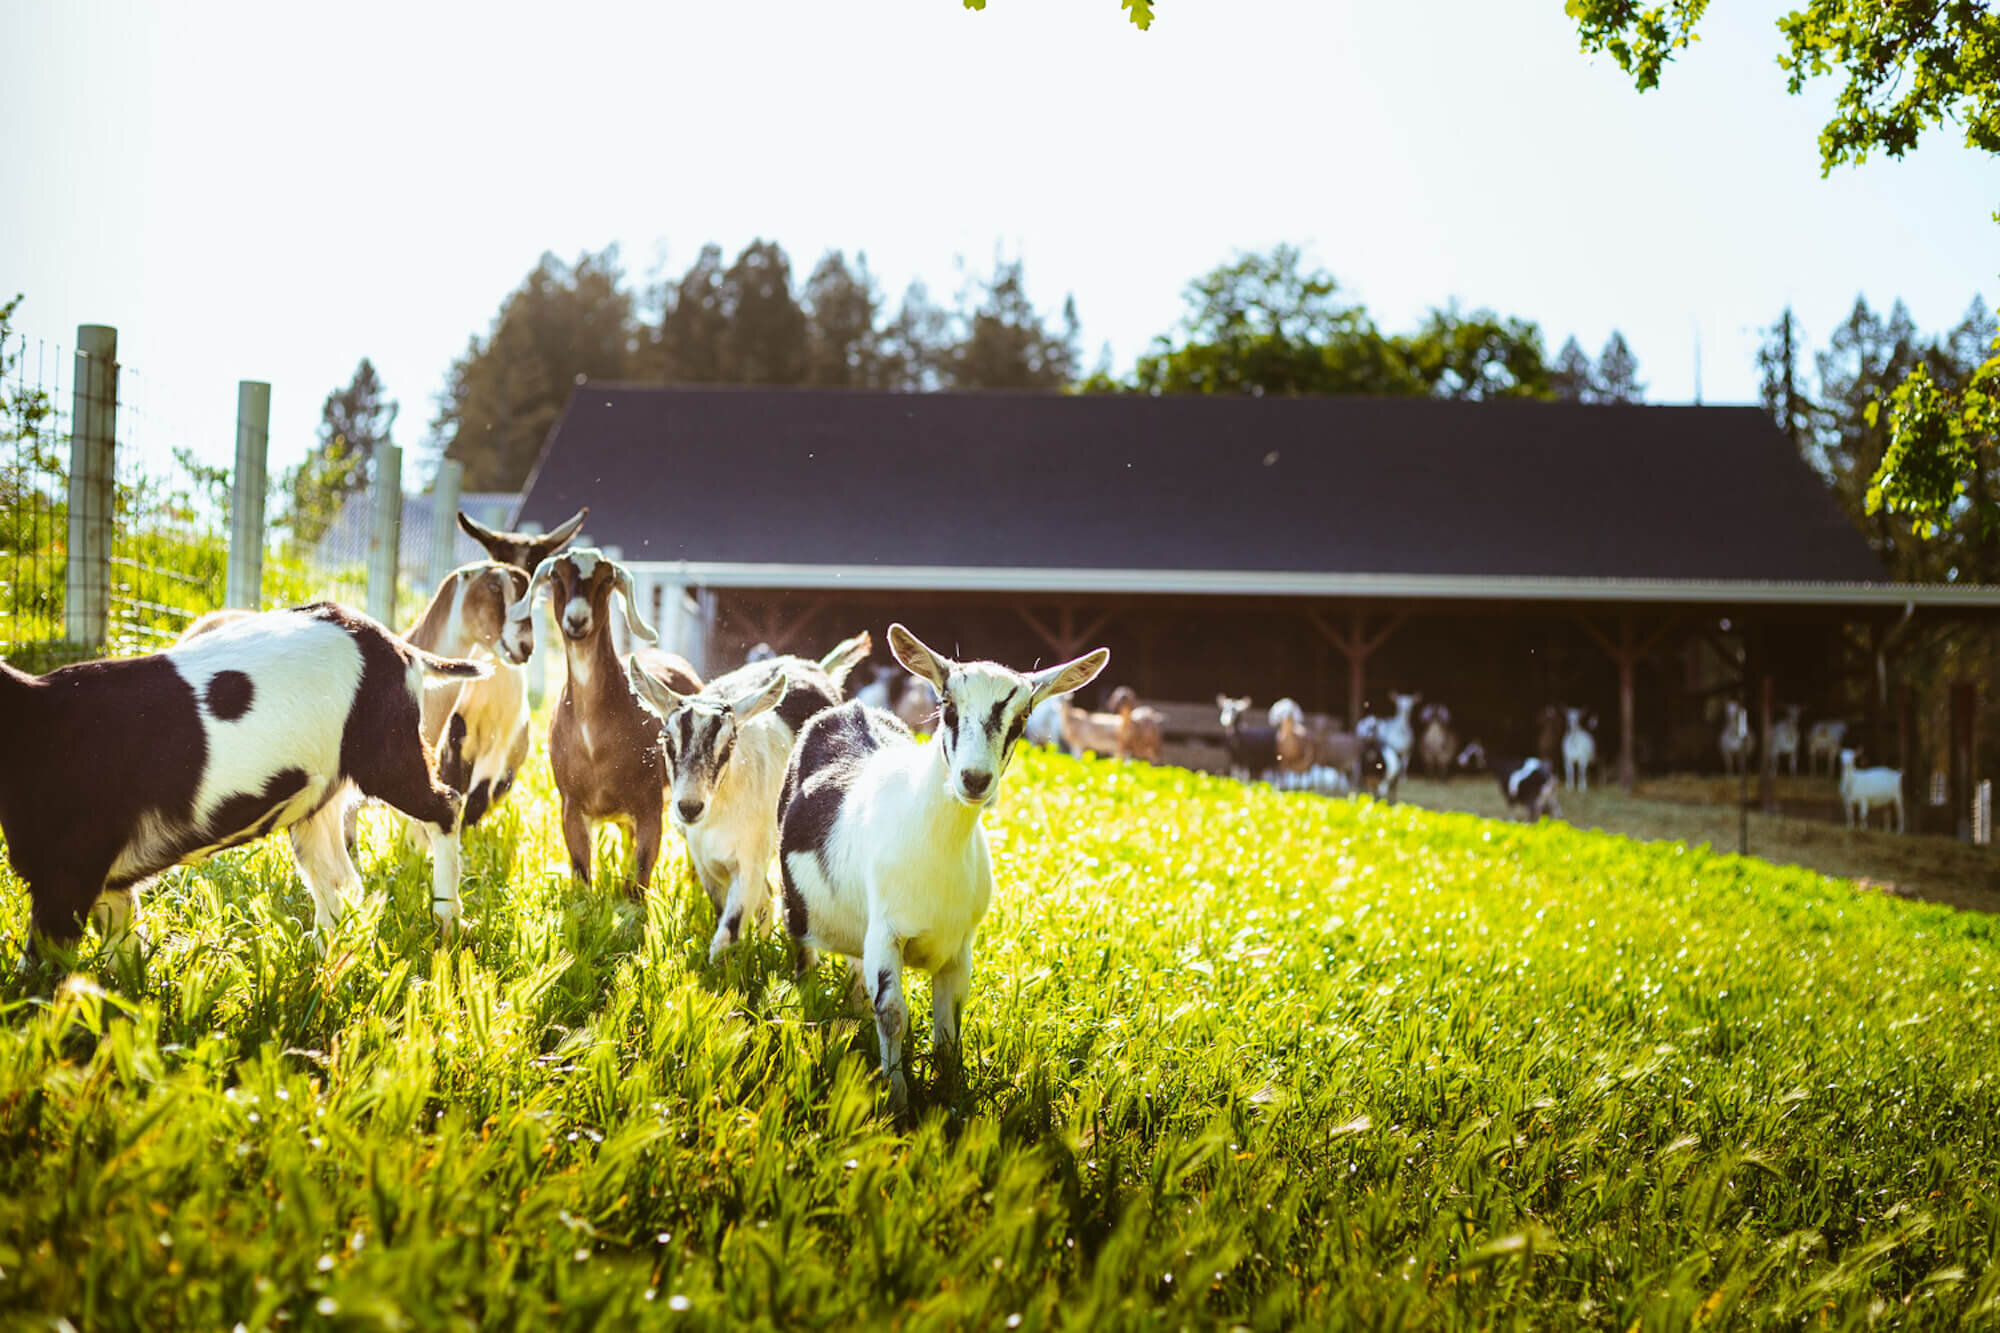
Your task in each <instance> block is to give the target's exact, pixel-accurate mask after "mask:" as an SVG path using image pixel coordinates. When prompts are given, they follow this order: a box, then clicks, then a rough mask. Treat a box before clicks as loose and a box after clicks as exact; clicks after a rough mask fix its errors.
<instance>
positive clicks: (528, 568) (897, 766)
mask: <svg viewBox="0 0 2000 1333" xmlns="http://www.w3.org/2000/svg"><path fill="white" fill-rule="evenodd" d="M584 516H585V515H584V513H578V514H577V515H576V516H575V517H574V518H572V519H571V520H569V521H568V522H567V523H564V524H563V525H562V526H561V527H560V528H558V529H557V530H556V531H554V532H552V533H550V534H548V535H546V536H530V535H527V534H520V533H504V532H494V531H491V530H489V529H487V528H484V527H482V526H481V525H479V524H478V523H476V522H474V521H472V520H471V519H469V518H467V517H466V516H465V515H464V514H460V515H459V521H460V523H461V524H462V525H463V526H464V527H465V528H466V530H467V531H468V532H469V533H471V534H472V535H473V536H474V537H475V538H476V539H478V540H479V541H480V542H481V544H482V545H484V546H485V548H486V549H487V551H488V553H489V554H490V555H491V556H492V557H493V558H492V559H491V560H488V561H482V562H480V563H478V564H473V565H467V566H465V567H463V568H461V569H458V570H456V571H454V572H453V573H452V574H451V575H450V576H449V577H448V578H446V579H445V580H444V581H443V583H442V584H441V585H440V586H439V587H438V589H437V592H436V593H435V594H434V595H433V597H432V598H431V600H430V603H429V605H428V606H427V607H426V608H425V610H424V612H423V614H422V615H421V616H420V617H419V618H418V620H417V623H416V624H415V626H414V627H412V629H411V630H410V632H409V633H408V634H405V635H402V636H397V635H394V634H392V633H390V632H389V631H388V630H387V629H386V628H384V627H383V626H382V625H380V624H379V623H377V622H376V621H374V620H371V619H369V618H368V617H366V616H363V615H360V614H358V613H357V612H354V611H351V610H349V609H347V608H345V607H342V606H339V605H336V604H334V603H325V602H323V603H317V604H314V605H310V606H302V607H294V608H290V609H287V610H281V611H268V612H262V613H254V612H248V611H218V612H212V613H210V614H209V615H206V616H204V617H202V618H201V619H199V620H197V621H196V622H195V623H194V624H193V625H191V626H190V627H189V628H188V630H187V631H186V633H184V634H183V635H182V636H181V638H180V640H179V641H178V642H177V643H176V644H174V646H172V647H170V648H168V649H166V650H165V651H163V652H159V653H153V654H150V655H147V656H143V657H135V658H124V659H109V660H104V661H96V662H85V663H80V664H77V665H74V666H68V667H63V668H60V669H58V670H56V671H52V672H50V673H49V674H48V675H46V676H39V677H37V676H30V675H26V674H24V673H22V672H19V671H16V670H14V669H13V668H12V667H10V666H8V665H7V664H5V663H4V662H0V736H6V737H7V738H8V741H9V745H8V751H7V762H6V763H4V764H0V833H4V835H5V837H6V841H7V848H8V856H9V859H10V860H11V861H12V863H13V866H14V869H15V870H16V871H17V872H18V873H19V874H20V876H21V878H22V880H23V881H25V883H26V884H27V887H28V894H29V899H30V919H31V923H32V928H33V933H34V934H35V935H37V936H39V937H42V938H45V939H47V940H49V941H51V942H56V943H61V942H65V941H69V940H73V939H75V938H76V937H77V936H78V934H79V933H80V932H81V930H82V928H83V924H84V918H85V917H86V916H88V917H89V918H90V919H91V920H92V921H93V922H94V924H96V926H97V927H98V929H99V931H100V933H101V934H102V935H103V936H104V938H105V941H106V944H107V945H108V946H109V947H111V948H112V949H114V950H115V951H117V952H119V953H121V954H124V953H129V952H130V951H131V950H132V948H133V946H134V943H135V941H136V938H137V929H136V919H135V918H136V901H135V894H136V891H137V889H138V887H139V886H140V885H141V884H142V883H143V882H144V881H146V880H147V879H149V878H150V877H152V876H154V875H157V874H158V873H160V872H161V871H163V870H166V869H167V868H169V867H171V866H175V865H183V864H190V863H193V862H197V861H200V860H202V859H204V858H206V857H207V856H209V855H210V854H212V853H214V852H216V851H218V850H221V849H223V848H226V847H233V846H237V845H239V844H242V843H246V842H249V841H252V840H253V839H256V838H260V837H263V836H264V835H266V834H268V833H272V832H274V831H276V830H278V829H286V830H288V831H289V832H290V835H291V841H292V849H293V853H294V859H295V861H296V863H297V865H298V869H299V875H300V878H302V879H303V880H304V881H305V883H306V886H307V888H308V889H309V890H310V892H311V894H312V897H313V902H314V926H315V929H316V931H317V932H318V936H317V938H318V939H319V940H320V941H321V943H322V945H323V943H324V936H325V932H326V931H328V930H331V929H332V928H333V927H335V926H336V925H337V924H338V923H339V921H340V919H341V918H342V916H343V915H344V914H345V913H346V911H347V909H348V907H349V906H350V905H351V904H352V902H353V900H354V896H355V894H356V893H358V891H359V890H360V888H361V879H360V875H359V873H358V872H357V871H356V869H355V866H354V862H353V859H352V855H351V850H352V842H353V829H354V823H353V813H354V808H355V806H356V805H357V804H358V803H359V801H360V800H361V799H362V798H373V799H375V800H379V801H381V802H382V803H384V804H385V805H387V806H389V807H390V808H392V809H393V810H395V811H397V812H399V814H400V815H401V816H402V818H403V819H404V821H405V828H406V831H407V832H408V834H409V835H410V836H411V837H412V838H413V839H416V840H419V841H422V842H426V843H428V846H429V849H430V854H431V862H432V872H431V883H432V888H431V910H432V912H433V914H434V915H435V916H436V918H437V921H438V924H439V926H440V928H441V930H442V931H443V933H444V934H445V936H446V937H447V938H450V937H452V936H453V935H454V934H455V933H456V931H457V928H458V926H459V923H460V920H461V917H462V907H461V903H460V899H459V836H460V833H461V831H462V829H464V828H465V827H469V826H470V825H472V824H473V823H476V822H477V821H478V820H479V818H480V817H481V816H482V815H484V814H485V813H486V812H487V811H488V810H490V809H492V808H493V806H494V805H495V804H496V803H497V802H499V801H501V800H503V799H504V798H505V797H506V795H507V792H508V790H509V789H510V787H511V786H512V785H513V782H514V778H515V775H516V774H517V773H518V772H519V770H520V766H521V764H522V762H523V761H524V759H525V758H526V755H527V752H528V748H529V734H528V729H529V711H528V695H527V688H526V685H527V682H526V673H525V664H526V662H527V660H528V658H529V655H530V654H531V653H532V652H533V649H534V624H535V616H534V607H535V606H536V604H537V603H538V601H539V600H540V599H541V597H542V595H543V594H544V593H547V594H548V595H549V597H550V599H551V601H552V602H553V604H554V609H555V613H556V615H555V619H556V621H557V623H558V625H559V627H560V630H561V634H562V650H563V656H564V658H565V662H566V666H567V668H568V669H567V672H566V674H565V678H564V684H563V688H562V693H561V695H560V697H559V698H558V699H557V701H556V705H555V709H554V714H553V717H552V720H551V723H550V727H549V766H550V771H551V772H552V774H553V775H554V778H555V784H556V789H557V792H558V794H559V796H560V798H561V804H562V834H563V842H564V846H565V848H566V849H567V851H568V854H569V861H570V866H571V869H572V871H573V872H574V873H575V875H576V876H577V877H578V878H580V879H582V880H583V881H584V882H586V883H588V882H589V881H590V878H591V873H592V856H591V831H592V829H593V827H594V826H596V825H599V824H605V823H610V824H618V825H622V826H624V827H625V828H626V829H627V830H628V831H629V833H630V834H631V837H632V841H633V850H634V854H635V862H636V866H635V871H636V873H635V881H636V882H635V884H634V885H633V888H635V889H639V890H643V888H644V887H645V886H646V885H647V884H648V883H649V882H650V880H651V877H652V871H653V867H654V864H655V862H656V860H657V858H658V855H659V851H660V842H661V835H662V825H663V823H664V822H666V821H668V820H671V822H672V824H673V826H674V827H675V828H676V829H677V830H679V832H680V833H681V835H682V837H683V838H684V839H685V840H686V843H687V848H688V857H689V861H690V863H691V864H692V866H693V868H694V871H695V874H696V876H697V878H699V880H700V881H701V884H702V887H703V889H704V890H706V892H707V893H708V896H709V898H710V900H711V901H712V902H713V903H714V905H715V908H716V912H717V917H718V924H717V926H716V929H715V935H714V938H713V940H712V941H711V943H710V946H709V957H710V960H711V962H712V961H714V960H715V959H716V958H717V957H719V956H720V955H721V954H722V952H723V951H724V950H726V949H728V948H729V947H730V946H731V945H732V944H734V943H735V942H736V941H737V940H738V938H739V937H740V935H741V933H742V931H743V928H744V926H745V924H746V922H748V921H757V920H765V921H768V920H769V919H770V918H771V916H772V915H773V904H772V902H771V892H770V882H769V873H770V864H771V860H772V858H773V856H774V855H775V856H776V858H777V860H778V865H779V871H780V881H781V885H782V897H783V907H784V913H783V915H784V927H785V930H786V933H787V935H788V936H789V939H790V943H791V947H792V951H793V957H794V960H795V962H796V964H797V965H798V967H799V968H800V969H801V970H802V971H803V970H805V969H808V968H810V967H812V966H813V965H814V962H815V959H816V951H819V950H824V951H827V952H831V953H837V954H840V955H842V956H844V957H845V958H846V959H847V960H848V964H849V967H850V969H851V971H852V973H853V979H854V983H855V993H856V998H857V1000H858V1001H860V1002H861V1003H863V1004H865V1005H866V1006H867V1007H870V1008H872V1010H873V1012H874V1018H875V1026H876V1031H877V1034H878V1038H879V1041H880V1045H881V1057H882V1067H883V1071H884V1074H885V1075H886V1076H887V1078H888V1080H889V1084H890V1090H891V1094H892V1099H893V1100H894V1101H895V1102H896V1103H897V1104H898V1105H901V1104H903V1103H904V1102H905V1100H906V1098H907V1082H906V1078H905V1073H904V1064H905V1061H904V1059H903V1053H902V1045H903V1037H904V1034H905V1033H906V1031H907V1030H908V1027H909V1011H908V1007H907V1005H906V1003H905V1001H904V997H903V984H902V975H903V971H904V969H905V967H915V968H917V969H920V970H922V971H925V972H928V973H930V974H931V978H932V985H931V992H932V1003H933V1014H934V1023H933V1034H934V1044H935V1047H936V1049H937V1050H938V1051H939V1052H940V1053H941V1054H948V1053H953V1052H955V1050H956V1047H957V1033H958V1018H959V1011H960V1009H961V1008H962V1006H963V1004H964V1001H965V998H966V994H967V991H968V989H969V987H970V984H971V969H972V948H973V941H974V938H975V936H976V934H977V931H978V927H979V923H980V920H981V918H982V917H983V916H984V915H985V913H986V909H987V906H988V904H989V903H990V902H991V900H992V896H993V866H992V861H991V858H990V856H989V855H988V851H987V845H986V834H985V829H984V827H983V826H982V824H981V822H980V815H981V812H982V811H984V810H985V809H986V807H988V806H990V805H992V804H993V802H994V800H995V799H996V798H997V796H998V794H999V789H1000V779H1001V775H1002V774H1003V773H1005V771H1006V768H1007V762H1008V760H1009V759H1010V758H1011V757H1012V753H1013V750H1014V747H1015V745H1016V744H1018V743H1019V742H1020V740H1021V739H1022V737H1023V735H1024V733H1025V732H1026V730H1027V726H1028V719H1029V717H1030V715H1031V714H1032V713H1033V712H1034V711H1035V710H1036V708H1037V707H1038V706H1040V705H1042V704H1044V703H1045V702H1047V701H1049V700H1052V699H1056V698H1058V697H1060V696H1064V695H1067V694H1070V693H1072V692H1074V691H1076V690H1078V689H1080V688H1081V687H1083V686H1085V685H1087V684H1089V683H1090V682H1091V681H1092V680H1093V679H1095V678H1096V676H1097V674H1098V673H1099V672H1100V671H1102V670H1103V669H1104V666H1105V664H1106V663H1107V662H1108V661H1109V660H1110V656H1111V654H1110V653H1109V651H1108V650H1106V649H1103V648H1099V649H1097V650H1096V651H1094V652H1090V653H1086V654H1084V655H1083V656H1081V657H1078V658H1076V659H1075V660H1073V661H1070V662H1065V663H1062V664H1060V665H1058V666H1053V667H1049V668H1047V669H1044V670H1041V671H1034V672H1028V673H1023V672H1017V671H1013V670H1010V669H1009V668H1007V667H1003V666H1000V665H998V664H996V663H992V662H955V661H952V660H951V659H950V658H947V657H945V656H943V655H942V654H940V653H937V652H935V651H933V650H932V649H930V648H928V647H926V646H925V645H924V644H923V643H921V642H920V641H919V640H918V639H917V637H916V636H915V635H913V634H911V633H910V632H909V631H908V630H907V629H905V628H904V627H903V626H901V625H891V626H890V627H889V649H890V651H891V652H892V653H893V654H894V655H895V657H896V659H897V661H898V662H900V663H901V664H902V665H903V666H904V667H905V668H906V669H907V670H908V671H910V672H911V673H912V674H914V675H915V676H916V677H918V678H919V679H920V680H921V681H923V682H924V684H925V686H926V687H927V688H928V689H929V690H930V691H931V692H932V696H933V698H934V699H935V707H936V714H935V720H934V722H933V725H932V730H933V732H934V736H933V739H932V741H931V742H930V743H927V744H919V743H918V742H917V740H916V738H915V737H914V736H913V735H912V732H911V729H910V726H909V725H908V724H906V722H905V721H904V720H902V719H901V718H899V717H897V716H896V715H895V714H894V713H890V712H887V711H884V710H882V709H879V708H876V707H871V706H870V705H869V704H868V703H866V702H864V701H863V700H860V699H856V700H851V701H848V702H842V693H843V684H844V680H845V678H846V676H847V675H848V674H849V672H850V671H851V670H852V669H853V667H854V666H855V665H857V664H858V663H859V662H860V661H861V660H862V659H863V658H865V657H866V656H867V655H868V654H869V651H870V649H871V647H872V644H871V641H870V639H869V636H868V635H867V634H865V633H864V634H860V635H856V636H855V637H854V638H852V639H849V640H847V641H846V642H844V643H842V644H840V645H839V646H838V647H836V648H834V649H833V650H832V651H831V652H830V653H828V654H827V656H825V657H824V658H821V659H819V660H817V661H812V660H808V659H805V658H800V657H791V656H777V655H771V656H764V657H762V658H761V660H757V661H753V662H750V663H747V664H746V665H744V666H742V667H740V668H738V669H736V670H734V671H731V672H728V673H726V674H724V675H721V676H718V677H716V678H715V679H713V680H710V681H706V682H704V681H702V680H701V679H700V678H699V677H698V676H697V675H696V674H695V671H694V669H693V668H692V666H691V665H690V664H689V663H688V662H686V661H685V660H683V659H681V658H679V657H676V656H673V655H672V654H669V653H665V652H661V651H659V650H658V649H656V648H652V647H644V646H640V647H637V649H636V651H634V652H632V653H630V654H629V655H626V656H624V657H622V658H621V656H620V654H619V652H618V650H617V648H616V646H615V644H614V642H613V637H612V634H611V623H612V622H611V609H612V608H611V597H612V594H613V593H614V592H616V593H619V594H620V600H621V601H622V603H623V614H624V621H625V625H626V628H627V630H628V631H629V632H630V635H631V638H632V639H633V641H634V643H635V644H637V645H646V644H652V643H654V642H655V641H656V639H657V636H656V635H655V633H654V632H653V630H652V628H651V627H650V626H648V625H647V624H646V623H645V621H644V619H643V618H642V617H641V615H640V612H639V608H638V607H637V605H636V604H635V597H634V590H633V583H632V577H631V575H630V574H629V573H628V572H627V571H626V570H625V569H624V568H623V567H622V566H620V565H619V564H618V563H617V562H616V561H614V560H611V559H608V558H606V557H605V556H604V555H602V554H601V553H600V552H598V551H595V550H590V549H585V548H578V549H571V550H568V551H564V550H563V548H564V547H565V546H566V545H567V543H568V542H569V540H570V538H571V537H573V536H574V535H575V533H576V531H577V530H578V528H579V527H580V526H581V525H582V522H583V519H584ZM926 721H931V719H929V718H927V719H926ZM33 948H34V945H33V942H32V941H31V943H30V951H31V953H32V951H33Z"/></svg>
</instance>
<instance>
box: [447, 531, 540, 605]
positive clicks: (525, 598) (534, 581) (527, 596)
mask: <svg viewBox="0 0 2000 1333" xmlns="http://www.w3.org/2000/svg"><path fill="white" fill-rule="evenodd" d="M459 517H460V518H464V517H465V516H464V515H463V514H461V515H459ZM555 571H556V558H555V557H554V556H550V557H549V558H548V559H546V560H544V561H542V563H541V564H539V565H536V566H535V572H534V574H533V575H532V576H531V577H530V578H529V579H528V590H527V591H526V592H524V593H522V594H521V600H520V601H518V602H515V603H514V604H513V605H512V606H510V607H508V608H507V619H509V620H526V619H527V618H528V617H529V616H530V615H531V614H532V613H533V612H534V609H535V594H536V593H537V592H539V591H540V590H541V586H542V585H543V584H544V583H546V582H548V579H549V575H551V574H553V573H555Z"/></svg>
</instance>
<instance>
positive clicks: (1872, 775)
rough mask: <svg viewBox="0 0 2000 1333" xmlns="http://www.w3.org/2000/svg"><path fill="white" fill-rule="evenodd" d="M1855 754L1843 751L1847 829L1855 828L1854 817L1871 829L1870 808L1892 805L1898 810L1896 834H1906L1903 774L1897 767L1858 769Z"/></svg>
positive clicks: (1842, 794) (1842, 797)
mask: <svg viewBox="0 0 2000 1333" xmlns="http://www.w3.org/2000/svg"><path fill="white" fill-rule="evenodd" d="M1854 759H1855V752H1854V751H1853V750H1842V751H1841V752H1840V803H1841V805H1842V806H1843V807H1844V808H1845V809H1846V811H1847V827H1849V828H1853V827H1854V826H1855V818H1856V816H1857V815H1858V816H1859V817H1860V822H1861V827H1862V828H1867V827H1868V811H1869V809H1870V808H1871V807H1873V806H1877V805H1882V806H1893V807H1895V811H1896V832H1898V833H1901V832H1902V831H1903V774H1902V772H1901V771H1900V770H1898V769H1894V768H1856V767H1855V766H1854Z"/></svg>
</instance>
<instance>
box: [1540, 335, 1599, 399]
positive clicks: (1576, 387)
mask: <svg viewBox="0 0 2000 1333" xmlns="http://www.w3.org/2000/svg"><path fill="white" fill-rule="evenodd" d="M1594 375H1595V372H1594V371H1593V370H1592V369H1591V365H1590V355H1589V353H1587V352H1585V351H1584V350H1583V346H1582V344H1580V343H1578V342H1577V340H1576V338H1575V336H1574V335H1572V336H1571V337H1570V339H1569V341H1567V342H1565V343H1564V344H1563V345H1562V351H1560V352H1557V353H1556V363H1555V365H1554V366H1553V367H1552V368H1551V369H1550V370H1549V390H1550V392H1551V393H1553V394H1554V395H1555V399H1556V401H1557V402H1559V403H1583V402H1588V401H1590V393H1591V387H1592V385H1591V381H1592V378H1593V376H1594Z"/></svg>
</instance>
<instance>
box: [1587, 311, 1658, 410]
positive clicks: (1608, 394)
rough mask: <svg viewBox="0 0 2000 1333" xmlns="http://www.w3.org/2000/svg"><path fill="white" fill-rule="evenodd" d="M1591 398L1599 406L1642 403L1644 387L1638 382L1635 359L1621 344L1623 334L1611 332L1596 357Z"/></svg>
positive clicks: (1637, 365)
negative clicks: (1604, 404) (1603, 404)
mask: <svg viewBox="0 0 2000 1333" xmlns="http://www.w3.org/2000/svg"><path fill="white" fill-rule="evenodd" d="M1593 378H1594V383H1593V384H1592V398H1593V401H1596V402H1600V403H1637V402H1642V401H1644V400H1645V397H1646V386H1645V385H1643V384H1641V383H1640V382H1639V358H1638V357H1636V356H1634V355H1632V349H1631V348H1630V347H1629V346H1627V345H1626V343H1625V335H1624V334H1622V333H1620V332H1619V331H1618V330H1616V329H1613V330H1612V331H1611V336H1610V337H1609V338H1607V339H1605V341H1604V350H1603V351H1602V352H1599V353H1598V354H1597V373H1596V375H1595V376H1594V377H1593Z"/></svg>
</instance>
